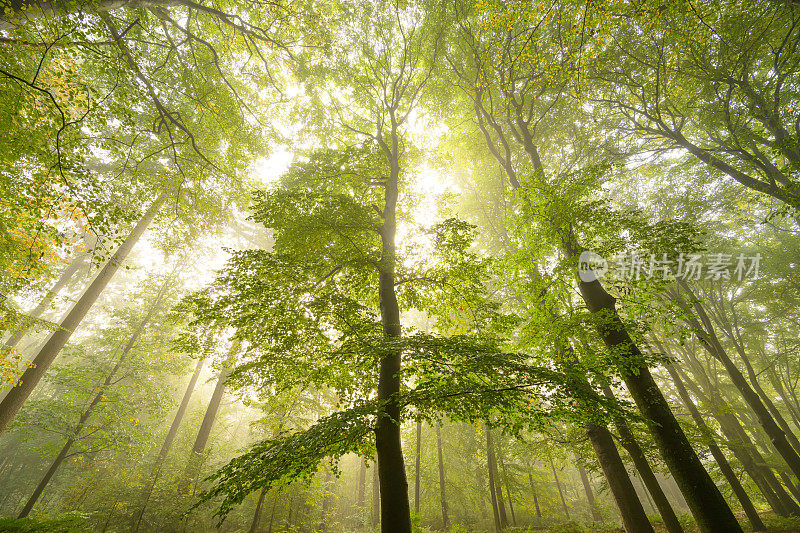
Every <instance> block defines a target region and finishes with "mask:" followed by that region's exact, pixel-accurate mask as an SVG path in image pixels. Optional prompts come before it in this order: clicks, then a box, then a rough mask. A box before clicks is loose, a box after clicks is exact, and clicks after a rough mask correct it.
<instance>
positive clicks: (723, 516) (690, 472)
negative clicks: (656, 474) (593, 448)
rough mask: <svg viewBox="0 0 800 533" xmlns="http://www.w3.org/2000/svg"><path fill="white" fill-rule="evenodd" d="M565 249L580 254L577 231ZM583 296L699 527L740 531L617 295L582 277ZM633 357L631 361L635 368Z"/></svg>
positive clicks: (732, 532)
mask: <svg viewBox="0 0 800 533" xmlns="http://www.w3.org/2000/svg"><path fill="white" fill-rule="evenodd" d="M564 252H565V254H566V255H567V256H568V257H570V258H577V256H578V255H579V252H578V248H577V247H576V246H575V243H574V236H572V235H571V236H570V239H569V243H568V244H567V245H566V246H565V247H564ZM578 285H579V289H580V293H581V297H582V298H583V300H584V302H585V303H586V305H587V307H588V308H589V311H590V312H591V313H592V314H593V315H595V316H597V317H598V319H599V320H598V323H597V324H596V328H597V331H598V333H599V334H600V337H601V338H602V339H603V342H605V344H606V346H608V348H609V350H611V353H614V354H619V356H620V357H621V358H622V359H623V361H625V362H624V363H622V364H620V372H621V374H622V378H623V380H624V381H625V385H626V386H627V388H628V392H629V393H630V395H631V397H632V398H633V400H634V402H635V403H636V406H637V408H638V409H639V411H640V412H641V413H642V415H644V417H645V420H646V422H647V425H648V428H649V429H650V431H651V433H652V435H653V439H654V440H655V442H656V445H657V446H658V448H659V451H660V452H661V455H662V457H663V458H664V462H665V463H666V464H667V467H668V468H669V470H670V473H671V474H672V477H673V478H674V479H675V481H676V483H677V484H678V486H679V487H680V489H681V492H682V493H683V495H684V498H685V499H686V503H687V504H688V505H689V509H690V510H691V511H692V515H693V516H694V518H695V521H696V522H697V525H698V528H699V529H700V531H701V532H709V533H711V532H715V531H730V532H731V533H740V532H741V531H742V528H741V526H740V525H739V522H737V520H736V517H735V516H734V515H733V512H731V509H730V507H728V504H727V502H726V501H725V499H724V498H723V497H722V494H721V493H720V491H719V489H718V488H717V486H716V484H714V481H713V480H712V479H711V476H709V475H708V472H706V470H705V468H704V467H703V463H702V462H701V461H700V458H699V457H698V456H697V454H696V453H695V451H694V449H693V448H692V445H691V444H690V443H689V439H688V438H687V437H686V434H685V433H684V432H683V429H681V427H680V424H679V423H678V420H677V419H676V418H675V415H674V414H673V413H672V411H671V410H670V407H669V404H667V401H666V399H664V396H663V394H661V390H659V388H658V385H657V384H656V382H655V380H654V379H653V376H652V374H650V369H649V368H647V366H646V365H645V364H644V363H643V358H642V352H641V351H640V350H639V347H638V346H637V345H636V344H635V343H634V342H633V339H631V337H630V335H629V333H628V331H627V329H626V327H625V325H624V323H623V322H622V319H621V318H620V316H619V314H618V313H617V310H616V299H615V298H614V297H613V296H611V295H610V294H609V293H608V292H606V290H605V289H604V288H603V286H602V285H601V284H600V282H599V281H598V280H597V279H595V280H593V281H590V282H587V281H583V280H580V281H579V284H578ZM631 363H632V365H633V367H632V368H631Z"/></svg>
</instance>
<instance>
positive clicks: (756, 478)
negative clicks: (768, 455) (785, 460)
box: [658, 343, 800, 516]
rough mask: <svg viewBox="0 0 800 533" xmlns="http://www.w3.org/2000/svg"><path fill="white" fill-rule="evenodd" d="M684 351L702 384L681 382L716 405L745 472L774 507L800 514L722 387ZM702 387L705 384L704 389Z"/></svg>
mask: <svg viewBox="0 0 800 533" xmlns="http://www.w3.org/2000/svg"><path fill="white" fill-rule="evenodd" d="M658 346H659V348H660V349H661V350H662V351H664V347H663V346H662V345H661V344H660V343H659V344H658ZM680 351H681V354H682V355H683V356H684V362H686V363H687V366H689V367H690V368H692V369H693V374H694V376H695V378H696V380H697V382H698V383H699V386H698V385H697V384H695V383H694V381H692V380H691V379H688V378H686V377H683V379H682V380H681V382H682V383H683V384H684V385H685V386H687V387H689V388H691V389H692V392H694V393H695V394H696V395H697V396H698V397H701V398H703V397H705V398H706V400H707V401H708V402H709V403H710V405H711V407H712V408H711V409H710V413H711V415H712V416H713V417H714V418H715V419H716V420H717V422H718V423H719V425H720V429H721V430H722V433H723V434H724V435H725V439H726V441H727V446H728V448H729V449H730V450H731V452H733V455H734V457H736V459H737V460H738V461H739V462H740V463H742V466H743V467H744V469H745V472H747V474H748V475H749V476H750V477H751V478H752V480H753V482H754V483H755V484H756V486H757V487H758V488H759V490H760V491H761V493H762V494H763V495H764V497H765V498H766V500H767V502H768V503H769V505H770V507H772V509H773V510H774V511H775V512H776V513H777V514H779V515H781V516H790V515H794V516H798V515H800V506H798V505H797V503H796V502H795V501H794V500H793V499H792V498H791V496H789V495H788V494H787V493H786V490H785V489H784V488H783V486H782V485H781V484H780V482H779V481H778V480H777V479H776V478H775V474H774V473H773V472H772V469H771V468H769V466H768V465H767V462H766V461H765V460H764V458H763V457H762V456H761V454H760V453H759V451H758V449H757V448H756V446H755V445H754V444H753V442H752V441H751V440H750V437H749V436H748V434H747V432H746V431H745V430H744V428H743V427H742V425H741V423H740V422H739V419H738V418H736V416H735V415H734V414H733V413H732V412H731V409H730V407H729V406H728V404H727V402H726V401H725V399H724V398H723V397H722V395H721V394H720V392H719V390H718V389H717V388H716V387H715V386H714V385H713V384H712V383H711V381H710V380H709V378H708V376H707V375H706V373H705V370H704V369H703V367H702V365H701V364H700V361H699V360H698V359H697V358H696V357H695V355H694V354H693V353H692V352H691V351H690V350H686V349H681V350H680ZM665 353H668V352H665ZM673 368H675V367H673ZM675 370H677V372H678V374H682V372H681V371H680V369H679V368H675ZM700 387H702V390H701V388H700ZM703 391H705V393H704V392H703Z"/></svg>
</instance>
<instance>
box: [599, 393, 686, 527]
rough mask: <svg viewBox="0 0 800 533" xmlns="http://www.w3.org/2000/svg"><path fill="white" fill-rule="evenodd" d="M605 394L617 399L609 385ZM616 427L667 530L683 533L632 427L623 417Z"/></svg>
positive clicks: (615, 420) (615, 424)
mask: <svg viewBox="0 0 800 533" xmlns="http://www.w3.org/2000/svg"><path fill="white" fill-rule="evenodd" d="M603 392H604V394H605V395H606V396H607V397H608V398H610V399H616V398H615V396H614V392H613V391H612V390H611V387H609V386H608V385H604V387H603ZM614 426H615V427H616V428H617V433H618V434H619V442H620V444H622V447H623V448H625V450H626V451H627V452H628V455H629V456H630V457H631V461H633V465H634V466H635V467H636V471H637V472H639V476H640V477H641V478H642V482H643V483H644V485H645V487H647V491H648V492H649V493H650V495H651V496H652V497H653V500H654V502H655V506H656V508H657V509H658V512H659V514H660V515H661V519H662V520H663V522H664V527H666V528H667V531H668V532H669V533H683V527H682V526H681V523H680V521H679V520H678V517H677V516H676V515H675V511H674V510H673V509H672V505H670V503H669V500H668V499H667V496H666V494H664V491H663V490H662V489H661V485H659V483H658V479H656V475H655V473H653V470H652V468H650V463H648V462H647V456H646V455H645V454H644V451H642V448H641V447H640V446H639V443H638V442H636V438H635V437H634V436H633V432H632V431H631V429H630V427H628V422H627V421H626V420H625V419H624V418H623V417H621V416H618V417H615V418H614Z"/></svg>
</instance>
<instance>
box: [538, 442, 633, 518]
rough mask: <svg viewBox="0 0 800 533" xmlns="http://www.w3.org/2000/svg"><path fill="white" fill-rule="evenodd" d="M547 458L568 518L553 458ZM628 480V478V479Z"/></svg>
mask: <svg viewBox="0 0 800 533" xmlns="http://www.w3.org/2000/svg"><path fill="white" fill-rule="evenodd" d="M547 459H548V460H549V461H550V468H551V469H552V470H553V479H555V480H556V488H558V495H559V496H560V497H561V506H562V509H564V516H566V517H567V520H569V519H570V518H569V508H568V507H567V500H565V499H564V491H563V490H561V481H559V480H558V474H557V473H556V465H555V464H553V458H552V457H550V456H549V455H548V456H547ZM629 481H630V480H629Z"/></svg>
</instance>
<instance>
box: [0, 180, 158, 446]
mask: <svg viewBox="0 0 800 533" xmlns="http://www.w3.org/2000/svg"><path fill="white" fill-rule="evenodd" d="M168 197H169V193H168V192H163V193H162V194H161V196H159V197H158V198H157V199H156V200H155V201H154V202H153V203H152V204H151V205H150V208H149V209H148V210H147V212H146V213H145V215H144V217H143V218H142V219H141V220H140V221H139V223H138V224H137V225H136V227H134V228H133V230H132V231H131V233H130V234H129V235H128V237H127V238H126V239H125V241H124V242H123V243H122V244H121V245H120V246H119V248H117V251H116V252H115V253H114V255H113V256H112V257H111V259H109V260H108V262H107V263H106V264H105V266H103V269H102V270H101V271H100V272H99V273H98V274H97V276H96V277H95V278H94V280H92V282H91V283H90V284H89V286H88V287H87V288H86V290H85V291H84V293H83V294H82V295H81V297H80V298H79V299H78V301H77V302H76V303H75V305H74V306H73V307H72V309H71V310H70V311H69V313H67V316H66V317H64V320H62V321H61V324H59V329H58V330H56V331H54V332H53V333H52V334H51V335H50V337H49V338H48V339H47V341H46V342H45V343H44V345H43V346H42V347H41V349H40V350H39V353H38V354H36V357H34V359H33V364H32V366H31V367H30V368H28V369H27V370H25V372H24V373H23V374H22V378H21V379H20V381H19V383H17V385H16V386H15V387H13V388H12V389H11V390H9V391H8V393H7V394H6V396H5V398H3V401H2V402H0V435H1V434H2V433H3V432H4V431H5V429H6V427H8V424H9V423H10V422H11V420H13V419H14V417H15V416H16V414H17V412H19V410H20V408H21V407H22V405H23V404H24V403H25V401H26V400H27V399H28V397H29V396H30V395H31V392H33V389H34V388H35V387H36V385H37V384H38V383H39V380H41V379H42V376H44V374H45V372H47V369H48V368H49V367H50V365H51V364H52V362H53V361H54V360H55V358H56V356H57V355H58V354H59V352H61V349H62V348H63V347H64V345H65V344H66V343H67V341H69V338H70V337H71V336H72V333H73V332H74V331H75V329H76V328H77V327H78V326H79V325H80V323H81V322H82V321H83V319H84V317H85V316H86V314H87V313H88V312H89V310H90V309H91V308H92V305H94V303H95V302H96V301H97V299H98V298H99V297H100V294H101V293H102V292H103V289H105V288H106V286H107V285H108V283H109V282H110V281H111V279H112V278H113V277H114V274H115V273H116V272H117V270H118V269H119V267H120V265H121V264H122V263H123V262H124V261H125V258H126V257H127V256H128V254H129V253H130V251H131V249H132V248H133V246H134V245H135V244H136V242H137V241H138V240H139V238H140V237H141V236H142V234H143V233H144V232H145V230H146V229H147V227H148V226H149V225H150V223H151V222H152V221H153V219H154V218H155V216H156V214H157V213H158V211H159V209H160V208H161V206H162V205H163V204H164V202H165V201H166V200H167V198H168Z"/></svg>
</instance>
